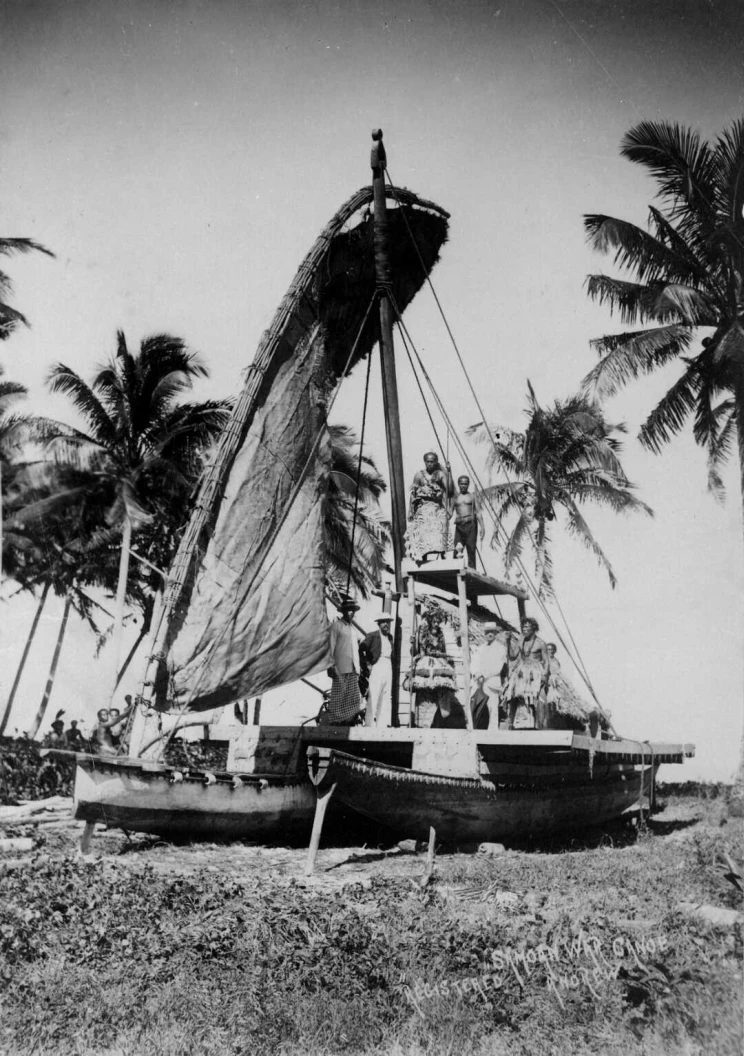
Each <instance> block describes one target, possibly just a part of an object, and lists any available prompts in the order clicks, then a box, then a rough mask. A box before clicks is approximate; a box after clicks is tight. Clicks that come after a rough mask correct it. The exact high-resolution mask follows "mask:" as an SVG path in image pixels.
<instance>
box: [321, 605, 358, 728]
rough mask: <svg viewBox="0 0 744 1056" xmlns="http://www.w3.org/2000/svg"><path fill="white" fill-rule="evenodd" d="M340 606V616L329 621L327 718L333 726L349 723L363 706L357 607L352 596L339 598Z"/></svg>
mask: <svg viewBox="0 0 744 1056" xmlns="http://www.w3.org/2000/svg"><path fill="white" fill-rule="evenodd" d="M340 609H341V615H340V617H339V618H338V619H337V620H334V622H333V623H332V624H331V641H330V648H331V655H332V656H333V666H332V667H329V668H328V675H329V677H330V679H331V696H330V699H329V701H328V721H329V722H330V723H331V725H333V726H351V725H352V723H353V722H354V720H355V719H356V717H357V715H358V714H359V713H360V711H361V710H362V698H361V696H360V695H359V657H358V651H357V641H356V635H355V633H354V628H353V627H352V620H353V619H354V613H355V612H358V611H359V606H358V605H357V603H356V602H355V601H354V600H353V599H352V598H346V599H345V600H344V601H342V602H341V606H340Z"/></svg>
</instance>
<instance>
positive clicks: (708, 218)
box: [620, 121, 716, 237]
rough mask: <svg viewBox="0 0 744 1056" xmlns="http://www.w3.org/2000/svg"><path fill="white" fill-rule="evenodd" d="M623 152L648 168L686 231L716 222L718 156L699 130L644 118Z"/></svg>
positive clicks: (660, 191) (624, 144)
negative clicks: (695, 130) (715, 202)
mask: <svg viewBox="0 0 744 1056" xmlns="http://www.w3.org/2000/svg"><path fill="white" fill-rule="evenodd" d="M620 153H621V154H622V155H623V157H626V158H628V159H629V160H630V161H633V162H635V163H637V164H639V165H643V166H644V167H645V168H647V169H648V170H649V171H650V172H651V174H652V175H653V176H654V177H655V179H656V181H657V184H658V186H659V196H660V197H661V198H662V200H665V201H666V202H667V203H668V205H669V209H670V215H671V217H672V219H677V218H678V219H679V220H680V224H678V227H679V229H680V231H681V232H682V233H683V237H684V233H685V232H686V230H687V229H688V228H689V227H693V228H699V227H700V225H710V226H713V225H714V223H715V212H714V200H715V194H716V185H715V171H716V158H715V154H714V152H713V151H712V150H711V149H710V147H709V146H708V144H707V143H704V142H702V141H701V139H700V136H699V134H698V133H697V132H694V131H693V130H692V129H689V128H685V127H684V126H682V125H679V124H670V123H668V122H665V121H641V122H639V124H637V125H635V126H634V127H633V128H632V129H630V131H629V132H628V133H627V134H626V135H625V137H624V139H623V141H622V144H621V147H620Z"/></svg>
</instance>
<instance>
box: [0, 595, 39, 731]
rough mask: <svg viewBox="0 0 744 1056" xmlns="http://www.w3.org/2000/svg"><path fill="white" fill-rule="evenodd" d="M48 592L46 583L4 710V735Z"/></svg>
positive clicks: (1, 729)
mask: <svg viewBox="0 0 744 1056" xmlns="http://www.w3.org/2000/svg"><path fill="white" fill-rule="evenodd" d="M48 594H49V584H48V583H45V584H44V589H43V590H42V592H41V597H40V598H39V604H38V605H37V606H36V612H35V614H34V621H33V623H32V624H31V630H30V631H29V632H28V638H27V639H26V645H25V647H24V650H23V656H22V657H21V662H20V663H19V665H18V670H17V671H16V674H15V678H14V679H13V685H12V686H11V687H10V693H9V694H8V700H7V703H6V705H5V711H4V712H3V717H2V719H1V720H0V735H2V734H3V732H4V731H5V727H6V726H7V724H8V720H9V719H10V712H11V709H12V707H13V701H14V700H15V695H16V693H17V691H18V686H19V685H20V682H21V675H22V674H23V669H24V667H25V666H26V661H27V660H28V654H29V652H30V651H31V643H32V642H33V640H34V636H35V635H36V631H37V628H38V626H39V620H40V619H41V611H42V609H43V608H44V605H45V604H46V599H47V595H48Z"/></svg>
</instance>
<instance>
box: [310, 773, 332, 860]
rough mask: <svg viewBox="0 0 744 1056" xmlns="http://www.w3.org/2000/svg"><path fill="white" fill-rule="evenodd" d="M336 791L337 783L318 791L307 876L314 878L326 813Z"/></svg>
mask: <svg viewBox="0 0 744 1056" xmlns="http://www.w3.org/2000/svg"><path fill="white" fill-rule="evenodd" d="M335 791H336V785H335V782H334V784H332V785H331V786H330V788H326V789H324V790H323V791H322V792H321V791H320V789H319V790H318V798H317V801H316V803H315V817H314V818H313V831H312V834H311V836H310V846H309V847H308V849H307V862H306V863H305V876H312V875H313V870H314V869H315V859H316V857H317V855H318V847H319V846H320V835H321V833H322V831H323V820H324V818H325V812H326V810H327V809H328V804H329V803H330V800H331V796H332V795H333V793H334V792H335Z"/></svg>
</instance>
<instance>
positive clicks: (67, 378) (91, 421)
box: [47, 363, 117, 444]
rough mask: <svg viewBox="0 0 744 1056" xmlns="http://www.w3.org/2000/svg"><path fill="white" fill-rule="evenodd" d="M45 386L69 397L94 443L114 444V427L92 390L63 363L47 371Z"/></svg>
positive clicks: (115, 431) (115, 432)
mask: <svg viewBox="0 0 744 1056" xmlns="http://www.w3.org/2000/svg"><path fill="white" fill-rule="evenodd" d="M47 384H48V386H49V389H50V391H51V392H54V393H61V394H62V395H64V396H67V397H69V399H70V400H71V401H72V404H73V406H74V407H75V408H76V410H77V411H79V413H80V414H81V415H82V417H83V418H84V419H85V421H86V422H87V424H88V426H89V427H90V429H91V437H92V439H93V440H94V441H95V442H96V443H99V444H114V443H116V438H117V430H116V426H115V425H114V423H113V422H112V420H111V418H110V417H109V415H108V413H107V411H106V409H105V407H104V406H103V404H102V403H101V401H100V400H99V399H98V397H97V396H96V394H95V392H94V391H93V389H92V388H91V387H90V386H89V385H88V384H86V382H85V381H83V379H82V378H81V377H80V376H79V375H78V374H77V373H76V372H75V371H74V370H72V369H71V368H70V367H67V366H65V364H64V363H56V364H55V365H54V366H53V367H52V368H51V370H50V371H49V374H48V376H47Z"/></svg>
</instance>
